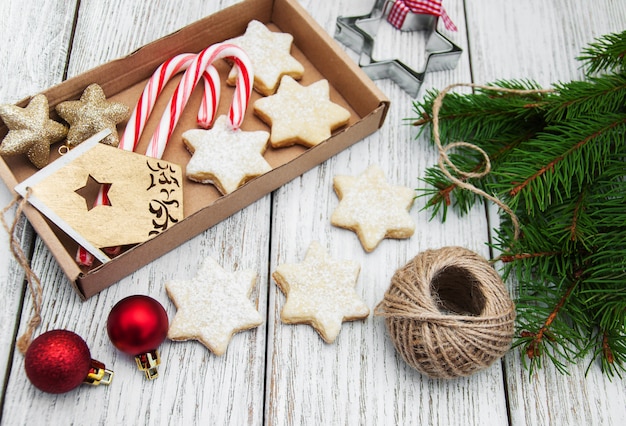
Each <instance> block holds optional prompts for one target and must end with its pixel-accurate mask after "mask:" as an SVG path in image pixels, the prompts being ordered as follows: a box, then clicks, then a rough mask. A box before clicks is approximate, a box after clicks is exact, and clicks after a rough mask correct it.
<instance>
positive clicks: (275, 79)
mask: <svg viewBox="0 0 626 426" xmlns="http://www.w3.org/2000/svg"><path fill="white" fill-rule="evenodd" d="M292 42H293V36H292V35H291V34H287V33H281V32H273V31H270V30H269V29H268V28H267V27H266V26H265V25H263V24H262V23H261V22H259V21H256V20H252V21H250V23H248V28H247V29H246V32H245V34H244V35H242V36H240V37H236V38H234V39H231V40H228V41H227V43H231V44H234V45H236V46H238V47H240V48H241V49H243V50H244V51H245V52H246V53H247V54H248V57H249V58H250V61H251V62H252V67H253V69H254V88H255V89H256V91H257V92H259V93H260V94H262V95H264V96H269V95H272V94H274V93H275V92H276V88H277V87H278V83H279V81H280V78H281V77H282V76H283V75H289V76H291V77H293V78H295V79H296V80H299V79H300V78H301V77H302V74H303V73H304V67H303V66H302V64H301V63H300V62H298V61H297V60H296V59H295V58H294V57H293V56H291V53H290V52H291V44H292ZM236 76H237V70H236V68H233V69H232V70H231V72H230V74H229V75H228V80H227V82H228V84H230V85H234V84H235V81H236Z"/></svg>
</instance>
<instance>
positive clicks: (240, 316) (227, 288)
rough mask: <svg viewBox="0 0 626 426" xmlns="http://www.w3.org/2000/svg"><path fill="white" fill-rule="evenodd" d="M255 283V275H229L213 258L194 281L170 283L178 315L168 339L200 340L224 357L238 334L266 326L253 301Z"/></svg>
mask: <svg viewBox="0 0 626 426" xmlns="http://www.w3.org/2000/svg"><path fill="white" fill-rule="evenodd" d="M255 281H256V273H255V272H254V271H249V270H242V271H236V272H226V271H225V270H224V269H223V268H222V266H221V265H220V264H219V263H217V262H216V261H215V260H214V259H213V258H211V257H207V258H206V259H205V260H204V262H203V264H202V266H201V267H200V269H199V270H198V273H197V275H196V276H195V277H194V278H192V279H191V280H189V281H175V280H174V281H169V282H168V283H166V284H165V289H166V291H167V295H168V296H169V298H170V299H172V301H173V302H174V305H176V309H178V311H177V312H176V315H175V316H174V319H173V320H172V323H171V324H170V328H169V331H168V334H167V335H168V337H169V338H170V339H172V340H199V341H200V342H201V343H202V344H203V345H205V346H206V347H207V348H209V349H210V350H211V352H213V353H214V354H215V355H223V354H224V352H226V348H227V347H228V343H229V342H230V339H231V337H232V336H233V335H234V334H235V333H237V332H239V331H242V330H247V329H250V328H254V327H257V326H259V325H261V324H262V323H263V319H262V318H261V315H260V314H259V312H258V311H257V310H256V308H255V307H254V305H253V304H252V302H251V301H250V299H249V297H250V293H251V292H252V288H253V287H254V284H255Z"/></svg>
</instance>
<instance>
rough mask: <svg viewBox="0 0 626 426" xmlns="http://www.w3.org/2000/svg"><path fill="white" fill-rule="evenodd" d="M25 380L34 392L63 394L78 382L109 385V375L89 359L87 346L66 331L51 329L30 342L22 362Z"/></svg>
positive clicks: (108, 372) (110, 377) (102, 366)
mask: <svg viewBox="0 0 626 426" xmlns="http://www.w3.org/2000/svg"><path fill="white" fill-rule="evenodd" d="M24 369H25V370H26V375H27V376H28V379H29V380H30V381H31V382H32V384H33V385H35V387H37V388H38V389H40V390H42V391H44V392H49V393H64V392H68V391H70V390H72V389H74V388H76V387H77V386H78V385H80V384H81V383H88V384H92V385H98V384H100V383H102V384H107V385H108V384H110V383H111V379H112V378H113V372H112V371H110V370H106V368H105V367H104V364H102V363H101V362H100V361H96V360H93V359H91V353H90V351H89V347H88V346H87V343H85V341H84V340H83V339H82V338H81V337H80V336H79V335H78V334H76V333H74V332H71V331H68V330H51V331H47V332H45V333H43V334H42V335H40V336H39V337H37V338H36V339H35V340H33V341H32V343H31V344H30V346H29V347H28V350H27V351H26V356H25V360H24Z"/></svg>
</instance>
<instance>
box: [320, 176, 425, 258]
mask: <svg viewBox="0 0 626 426" xmlns="http://www.w3.org/2000/svg"><path fill="white" fill-rule="evenodd" d="M333 187H334V189H335V192H336V193H337V196H338V197H339V205H338V206H337V208H336V209H335V211H334V212H333V214H332V216H331V218H330V222H331V223H332V224H333V225H335V226H339V227H342V228H347V229H351V230H353V231H354V232H356V233H357V235H358V237H359V240H360V241H361V244H362V245H363V248H364V249H365V250H366V251H368V252H371V251H372V250H374V249H375V248H376V246H378V243H380V242H381V241H382V240H383V238H409V237H410V236H411V235H413V232H415V222H414V221H413V219H412V218H411V216H410V215H409V213H408V212H409V210H410V209H411V206H412V205H413V200H414V198H415V192H414V191H413V190H412V189H411V188H407V187H403V186H391V185H389V184H388V183H387V180H386V178H385V174H384V172H383V171H382V170H381V169H380V168H379V167H378V166H370V167H368V168H367V169H366V170H365V171H364V172H363V173H362V174H361V175H359V176H335V178H334V181H333Z"/></svg>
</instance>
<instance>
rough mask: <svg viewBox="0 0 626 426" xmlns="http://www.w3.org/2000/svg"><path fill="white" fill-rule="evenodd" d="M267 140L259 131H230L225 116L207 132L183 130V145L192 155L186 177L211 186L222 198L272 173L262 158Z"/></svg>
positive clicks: (264, 134) (261, 131) (266, 134)
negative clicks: (217, 190)
mask: <svg viewBox="0 0 626 426" xmlns="http://www.w3.org/2000/svg"><path fill="white" fill-rule="evenodd" d="M268 138H269V133H267V132H265V131H263V130H258V131H254V132H245V131H243V130H241V129H233V128H232V127H231V125H230V124H229V123H228V119H227V118H226V116H225V115H221V116H219V117H218V118H217V120H215V124H214V125H213V128H211V129H210V130H203V129H192V130H187V131H186V132H184V133H183V141H184V142H185V145H187V148H188V149H189V150H190V151H191V152H192V154H193V155H192V157H191V160H189V163H187V168H186V174H187V177H188V178H189V179H191V180H194V181H197V182H202V183H212V184H214V185H215V186H216V187H217V189H219V191H220V192H221V193H222V194H224V195H225V194H229V193H231V192H233V191H234V190H235V189H237V188H239V187H240V186H241V185H243V184H244V183H246V182H247V181H249V180H250V179H252V178H254V177H256V176H259V175H262V174H263V173H266V172H268V171H270V170H271V169H272V166H270V165H269V163H268V162H267V161H265V158H263V153H264V152H265V149H266V147H267V139H268Z"/></svg>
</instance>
